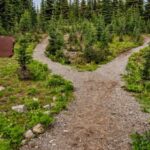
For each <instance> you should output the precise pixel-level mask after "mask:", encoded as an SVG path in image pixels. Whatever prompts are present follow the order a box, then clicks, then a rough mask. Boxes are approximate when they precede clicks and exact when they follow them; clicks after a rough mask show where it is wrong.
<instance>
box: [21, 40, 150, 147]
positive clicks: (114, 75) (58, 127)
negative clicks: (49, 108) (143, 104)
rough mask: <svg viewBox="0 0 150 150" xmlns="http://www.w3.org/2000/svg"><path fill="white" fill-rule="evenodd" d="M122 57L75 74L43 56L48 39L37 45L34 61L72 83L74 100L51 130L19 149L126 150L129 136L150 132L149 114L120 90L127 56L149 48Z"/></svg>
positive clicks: (129, 145) (73, 71) (130, 96)
mask: <svg viewBox="0 0 150 150" xmlns="http://www.w3.org/2000/svg"><path fill="white" fill-rule="evenodd" d="M148 42H150V38H145V43H144V45H143V46H140V47H138V48H134V49H132V50H131V51H129V52H126V53H124V54H121V55H120V56H119V57H117V58H116V59H114V60H113V61H112V62H110V63H108V64H106V65H103V66H102V67H101V68H99V69H97V70H96V71H94V72H78V71H76V70H74V69H72V68H71V67H69V66H64V65H61V64H59V63H56V62H52V61H51V60H49V59H48V58H47V57H46V56H45V55H44V50H45V48H46V46H47V44H48V38H46V39H44V40H43V41H42V42H41V43H40V44H39V45H37V47H36V49H35V51H34V56H33V57H34V59H36V60H38V61H40V62H43V63H45V64H47V65H48V67H49V69H51V70H52V71H53V72H54V73H56V74H60V75H62V76H63V77H64V78H66V79H68V80H71V81H72V82H73V84H74V87H75V92H74V94H75V100H74V101H73V102H72V103H71V104H70V105H69V106H68V109H67V110H66V111H63V112H62V113H60V114H59V115H58V116H57V121H56V123H55V125H54V127H53V128H51V129H49V130H48V131H47V132H46V133H44V134H42V135H40V136H39V137H38V138H36V139H33V140H32V141H30V142H29V143H28V144H27V145H25V146H23V147H22V148H21V150H129V149H131V144H130V142H131V141H130V135H131V134H132V133H134V132H143V131H145V130H147V129H149V125H148V119H149V118H150V115H149V114H146V113H143V112H141V110H140V106H139V104H138V103H137V102H136V100H135V98H134V97H133V96H132V94H131V93H128V92H126V91H125V90H123V88H121V87H122V85H123V82H122V80H121V74H123V73H124V72H125V67H126V64H127V61H128V58H129V56H130V55H131V54H132V53H133V52H135V51H139V50H140V49H142V48H144V47H146V46H148Z"/></svg>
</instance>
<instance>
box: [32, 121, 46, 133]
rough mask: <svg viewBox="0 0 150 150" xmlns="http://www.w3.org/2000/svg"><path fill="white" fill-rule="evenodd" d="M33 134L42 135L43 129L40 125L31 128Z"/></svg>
mask: <svg viewBox="0 0 150 150" xmlns="http://www.w3.org/2000/svg"><path fill="white" fill-rule="evenodd" d="M33 132H34V133H35V134H41V133H44V127H43V125H42V124H40V123H39V124H37V125H36V126H35V127H33Z"/></svg>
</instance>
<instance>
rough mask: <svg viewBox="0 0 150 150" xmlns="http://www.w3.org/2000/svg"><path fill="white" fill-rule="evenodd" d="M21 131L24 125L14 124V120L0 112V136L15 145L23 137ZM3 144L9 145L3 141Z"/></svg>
mask: <svg viewBox="0 0 150 150" xmlns="http://www.w3.org/2000/svg"><path fill="white" fill-rule="evenodd" d="M23 133H24V127H22V126H20V125H17V124H15V122H13V121H11V120H9V119H7V118H6V117H5V116H4V115H2V114H0V135H1V137H2V138H4V139H6V140H7V139H9V141H10V144H12V145H13V146H14V147H17V146H18V145H19V144H20V142H21V140H22V138H23V136H22V135H23ZM3 146H5V147H6V146H9V145H8V142H4V143H3Z"/></svg>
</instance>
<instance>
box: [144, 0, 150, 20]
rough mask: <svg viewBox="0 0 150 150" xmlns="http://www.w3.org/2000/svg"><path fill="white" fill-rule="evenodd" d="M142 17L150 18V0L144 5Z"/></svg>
mask: <svg viewBox="0 0 150 150" xmlns="http://www.w3.org/2000/svg"><path fill="white" fill-rule="evenodd" d="M144 17H145V19H146V20H150V0H148V1H147V3H146V5H145V12H144Z"/></svg>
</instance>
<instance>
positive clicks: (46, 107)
mask: <svg viewBox="0 0 150 150" xmlns="http://www.w3.org/2000/svg"><path fill="white" fill-rule="evenodd" d="M43 108H44V109H47V110H49V109H50V108H51V106H50V105H49V104H48V105H45V106H43Z"/></svg>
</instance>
